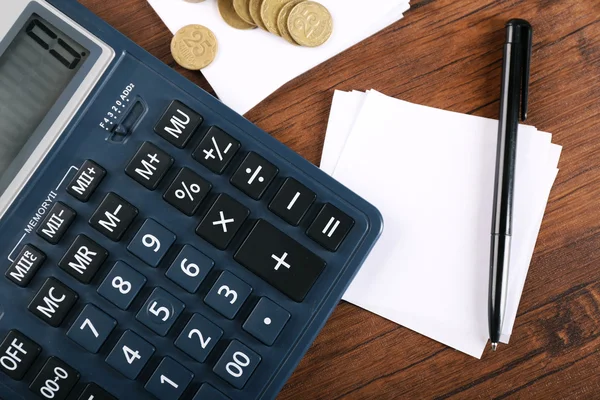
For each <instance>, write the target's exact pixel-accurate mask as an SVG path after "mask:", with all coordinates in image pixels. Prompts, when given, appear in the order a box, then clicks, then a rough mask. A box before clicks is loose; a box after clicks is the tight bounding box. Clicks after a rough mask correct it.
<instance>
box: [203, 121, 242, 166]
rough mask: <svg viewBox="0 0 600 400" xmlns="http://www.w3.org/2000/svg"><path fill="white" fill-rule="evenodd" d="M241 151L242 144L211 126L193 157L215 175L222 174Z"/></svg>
mask: <svg viewBox="0 0 600 400" xmlns="http://www.w3.org/2000/svg"><path fill="white" fill-rule="evenodd" d="M239 149H240V142H238V141H237V140H235V139H234V138H232V137H231V136H229V135H228V134H226V133H225V132H223V131H222V130H221V129H219V128H217V127H216V126H211V127H210V129H209V130H208V132H207V133H206V135H205V136H204V139H202V141H201V142H200V145H198V147H197V148H196V150H194V153H193V154H192V157H194V159H195V160H196V161H198V162H199V163H200V164H202V165H204V166H205V167H206V168H208V169H209V170H211V171H212V172H214V173H215V174H222V173H223V171H224V170H225V168H226V167H227V165H228V164H229V162H230V161H231V159H232V158H233V156H234V155H235V153H237V151H238V150H239Z"/></svg>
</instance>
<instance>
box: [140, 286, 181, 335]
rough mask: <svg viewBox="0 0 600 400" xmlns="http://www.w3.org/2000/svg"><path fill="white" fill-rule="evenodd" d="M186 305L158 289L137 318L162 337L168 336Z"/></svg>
mask: <svg viewBox="0 0 600 400" xmlns="http://www.w3.org/2000/svg"><path fill="white" fill-rule="evenodd" d="M184 309H185V304H183V303H182V302H181V300H179V299H177V298H176V297H175V296H173V295H172V294H170V293H168V292H167V291H165V290H164V289H161V288H156V289H154V291H153V292H152V294H151V295H150V297H148V300H146V303H144V306H143V307H142V309H141V310H140V311H139V312H138V313H137V315H136V316H135V318H136V319H137V320H138V321H140V322H141V323H142V324H144V325H146V326H147V327H148V328H150V329H152V330H153V331H154V332H156V333H157V334H159V335H160V336H166V335H167V333H168V332H169V329H171V327H172V326H173V324H174V323H175V320H177V318H178V317H179V315H181V313H182V312H183V310H184Z"/></svg>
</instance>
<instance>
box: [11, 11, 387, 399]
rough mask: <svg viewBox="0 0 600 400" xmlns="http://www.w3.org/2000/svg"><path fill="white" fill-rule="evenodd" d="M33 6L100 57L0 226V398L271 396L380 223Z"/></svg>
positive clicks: (125, 54)
mask: <svg viewBox="0 0 600 400" xmlns="http://www.w3.org/2000/svg"><path fill="white" fill-rule="evenodd" d="M50 3H51V4H53V5H54V6H55V7H57V8H58V9H60V10H61V11H62V12H63V13H65V14H66V15H67V16H69V17H70V18H72V19H73V20H75V21H77V22H78V23H79V24H81V25H82V26H83V27H84V28H85V29H87V30H88V31H89V32H91V33H92V34H94V35H96V36H97V37H99V38H100V40H102V41H103V42H104V43H106V44H108V45H109V46H110V47H112V48H113V49H114V50H115V53H116V57H115V59H114V60H113V62H112V64H111V65H110V67H109V68H108V70H107V72H105V73H104V75H103V76H102V78H101V79H100V81H99V82H98V84H97V85H96V87H95V88H94V90H93V91H92V93H91V95H90V96H88V98H87V99H86V100H85V102H84V103H83V105H82V106H81V108H80V109H79V112H78V113H77V115H76V116H75V118H73V120H72V121H71V122H70V123H69V125H68V126H67V127H66V128H65V130H64V133H63V134H62V135H61V136H60V138H59V139H58V141H57V142H56V143H55V144H54V146H53V148H52V150H51V152H50V153H49V154H48V155H47V156H46V157H45V159H44V160H43V161H42V162H41V163H40V165H39V167H38V168H37V170H36V172H35V173H34V174H33V176H32V178H31V179H30V180H29V181H28V182H27V184H26V185H25V186H24V187H23V189H22V190H21V192H20V193H19V195H18V197H17V198H16V200H15V201H14V202H13V203H12V205H11V206H10V208H9V209H8V210H7V212H6V213H5V214H4V216H3V218H2V219H1V220H0V241H1V242H2V243H3V244H4V245H3V247H2V249H1V250H0V255H1V257H2V260H3V264H4V265H5V267H4V271H5V272H4V274H5V278H4V279H0V342H1V344H0V371H2V372H3V373H1V374H0V397H2V398H6V399H29V398H32V399H34V398H42V399H59V400H60V399H67V398H68V399H83V400H92V399H93V400H99V399H113V398H117V399H146V398H148V399H151V398H157V399H160V400H175V399H180V398H181V399H194V400H200V399H258V398H264V399H270V398H274V397H275V396H276V395H277V393H278V392H279V391H280V389H281V388H282V386H283V385H284V383H285V381H286V380H287V379H288V377H289V376H290V375H291V373H292V372H293V370H294V368H295V367H296V365H297V364H298V362H299V361H300V359H301V358H302V356H303V355H304V353H305V352H306V351H307V350H308V348H309V347H310V345H311V343H312V341H313V340H314V338H315V337H316V335H317V334H318V332H319V331H320V329H321V328H322V327H323V325H324V324H325V322H326V319H327V318H328V316H329V315H330V314H331V312H332V311H333V309H334V308H335V306H336V305H337V303H338V302H339V300H340V298H341V296H342V294H343V293H344V291H345V289H346V288H347V286H348V285H349V283H350V281H351V280H352V278H353V276H354V275H355V274H356V272H357V271H358V269H359V268H360V265H361V264H362V262H363V261H364V259H365V257H366V256H367V254H368V253H369V251H370V249H371V248H372V246H373V244H374V243H375V241H376V240H377V238H378V236H379V234H380V231H381V229H382V220H381V216H380V215H379V213H378V211H377V210H376V209H375V208H374V207H373V206H371V205H370V204H368V203H367V202H365V201H364V200H363V199H361V198H360V197H359V196H357V195H356V194H354V193H353V192H351V191H350V190H349V189H347V188H345V187H344V186H342V185H341V184H339V183H337V182H336V181H335V180H333V179H332V178H330V177H329V176H327V175H326V174H324V173H322V172H321V171H320V170H319V169H317V168H316V167H314V166H313V165H311V164H310V163H309V162H307V161H306V160H304V159H302V158H301V157H300V156H299V155H297V154H296V153H294V152H293V151H291V150H290V149H288V148H287V147H285V146H284V145H282V144H281V143H279V142H277V141H276V140H275V139H273V138H272V137H270V136H269V135H268V134H266V133H265V132H263V131H261V130H260V129H259V128H257V127H256V126H254V125H253V124H251V123H250V122H248V121H247V120H245V119H244V118H243V117H241V116H239V115H237V114H236V113H234V112H233V111H232V110H230V109H229V108H227V107H226V106H225V105H223V104H222V103H220V102H219V101H218V100H216V99H214V98H213V97H211V96H210V95H208V94H207V93H205V92H204V91H202V90H201V89H200V88H198V87H196V86H195V85H193V84H192V83H190V82H189V81H187V80H185V79H184V78H182V77H181V76H179V75H178V74H177V73H175V72H174V71H172V70H171V69H170V68H169V67H167V66H165V65H164V64H162V63H161V62H159V61H158V60H156V59H155V58H153V57H152V56H150V55H149V54H147V53H146V52H145V51H144V50H143V49H141V48H140V47H138V46H137V45H135V44H134V43H132V42H131V41H129V40H127V39H126V38H125V37H123V36H122V35H121V34H119V33H118V32H116V31H115V30H113V29H112V28H110V27H109V26H108V25H106V24H105V23H104V22H102V21H101V20H99V19H98V18H97V17H96V16H94V15H93V14H91V13H90V12H89V11H88V10H86V9H85V8H84V7H82V6H81V5H79V4H78V3H76V2H72V1H66V0H54V1H50ZM297 134H299V135H300V134H302V132H301V131H299V132H297Z"/></svg>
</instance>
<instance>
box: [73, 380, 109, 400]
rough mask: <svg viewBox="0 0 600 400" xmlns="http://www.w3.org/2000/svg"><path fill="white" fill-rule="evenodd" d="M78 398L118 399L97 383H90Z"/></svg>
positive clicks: (89, 399) (92, 399) (85, 399)
mask: <svg viewBox="0 0 600 400" xmlns="http://www.w3.org/2000/svg"><path fill="white" fill-rule="evenodd" d="M78 400H117V398H116V397H115V396H113V395H112V394H110V393H108V392H107V391H106V390H104V389H102V388H101V387H100V386H98V385H96V384H95V383H89V384H88V385H87V386H86V387H85V389H84V390H83V393H81V395H80V396H79V398H78Z"/></svg>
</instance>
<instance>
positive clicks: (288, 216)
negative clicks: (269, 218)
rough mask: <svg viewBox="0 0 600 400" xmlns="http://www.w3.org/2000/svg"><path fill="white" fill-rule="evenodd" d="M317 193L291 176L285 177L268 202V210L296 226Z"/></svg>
mask: <svg viewBox="0 0 600 400" xmlns="http://www.w3.org/2000/svg"><path fill="white" fill-rule="evenodd" d="M316 198H317V195H316V194H315V193H314V192H313V191H312V190H309V189H307V188H306V186H304V185H302V184H301V183H300V182H298V181H297V180H295V179H293V178H287V179H286V180H285V182H284V183H283V185H282V186H281V189H279V192H277V194H276V195H275V197H274V198H273V201H271V204H269V210H271V211H273V213H275V214H276V215H277V216H279V217H280V218H281V219H283V220H284V221H285V222H287V223H288V224H291V225H294V226H298V225H299V224H300V221H301V220H302V218H304V215H305V214H306V212H307V211H308V209H309V208H310V206H311V205H312V204H313V203H314V202H315V200H316Z"/></svg>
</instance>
